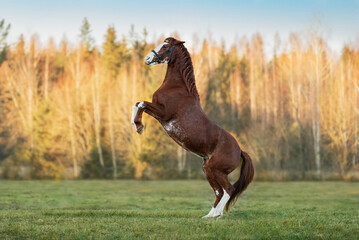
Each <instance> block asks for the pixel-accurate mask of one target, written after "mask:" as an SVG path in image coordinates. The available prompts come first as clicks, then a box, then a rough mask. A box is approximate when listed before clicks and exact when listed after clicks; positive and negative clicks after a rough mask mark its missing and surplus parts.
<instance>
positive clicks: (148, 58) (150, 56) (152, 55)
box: [145, 42, 168, 66]
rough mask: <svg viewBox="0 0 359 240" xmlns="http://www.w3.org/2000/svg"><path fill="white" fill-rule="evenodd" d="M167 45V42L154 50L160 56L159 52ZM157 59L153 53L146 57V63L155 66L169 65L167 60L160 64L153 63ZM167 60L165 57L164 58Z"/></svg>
mask: <svg viewBox="0 0 359 240" xmlns="http://www.w3.org/2000/svg"><path fill="white" fill-rule="evenodd" d="M165 44H167V42H164V43H162V44H161V45H159V46H158V47H156V48H155V49H154V51H155V52H156V53H157V54H158V52H159V51H160V50H161V48H162V47H163V45H165ZM155 57H156V55H155V54H154V53H153V52H152V51H151V52H150V53H149V54H148V55H147V56H146V57H145V63H146V64H147V65H150V66H153V65H157V64H167V63H168V61H165V60H161V62H160V63H158V62H152V61H153V59H154V58H155ZM164 58H165V56H164Z"/></svg>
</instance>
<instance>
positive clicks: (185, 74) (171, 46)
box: [131, 37, 254, 218]
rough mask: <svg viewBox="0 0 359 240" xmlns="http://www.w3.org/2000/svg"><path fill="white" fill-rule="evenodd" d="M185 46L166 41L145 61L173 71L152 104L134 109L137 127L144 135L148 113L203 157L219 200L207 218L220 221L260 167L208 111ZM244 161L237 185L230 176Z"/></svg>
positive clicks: (174, 138)
mask: <svg viewBox="0 0 359 240" xmlns="http://www.w3.org/2000/svg"><path fill="white" fill-rule="evenodd" d="M184 43H185V42H184V41H180V40H177V39H175V38H173V37H169V38H166V39H165V41H164V42H163V43H162V44H160V45H159V46H158V47H156V48H155V49H154V50H152V51H151V52H150V53H149V54H148V55H147V56H146V57H145V59H144V60H145V63H146V64H147V65H149V66H153V65H158V64H167V72H166V76H165V78H164V80H163V82H162V85H161V86H160V87H159V88H158V89H157V90H156V91H155V92H154V94H153V96H152V102H147V101H142V102H137V103H135V105H134V106H133V107H132V111H133V112H132V119H131V124H132V125H133V127H134V128H135V130H136V131H137V132H138V133H139V134H141V133H142V131H143V129H144V125H143V124H142V113H143V112H145V113H147V114H149V115H150V116H152V117H154V118H155V119H157V120H158V121H159V122H160V124H161V125H162V127H163V128H164V130H165V131H166V133H167V134H168V135H169V136H170V137H171V138H172V139H173V140H174V141H175V142H176V143H178V144H179V145H180V146H182V147H183V148H184V149H186V150H187V151H190V152H192V153H194V154H196V155H198V156H199V157H201V158H203V164H202V168H203V171H204V173H205V175H206V178H207V180H208V182H209V184H210V186H211V187H212V189H213V191H214V194H215V197H216V199H215V202H214V204H213V206H212V208H211V210H210V212H209V213H208V214H207V215H205V216H203V217H202V218H216V217H221V216H222V215H223V210H224V208H225V209H226V212H228V209H229V206H230V205H232V204H234V203H235V202H236V200H237V198H238V197H239V195H240V194H241V193H242V192H243V191H244V190H245V189H246V188H247V186H248V185H249V184H250V183H251V181H252V180H253V176H254V167H253V163H252V159H251V158H250V156H249V155H248V154H247V153H246V152H244V151H243V150H241V149H240V147H239V145H238V143H237V141H236V140H235V138H234V137H233V136H232V135H231V134H230V133H228V132H227V131H225V130H224V129H223V128H221V127H220V126H218V125H217V124H216V123H214V122H213V121H211V120H210V119H209V118H208V117H207V116H206V114H205V112H204V111H203V109H202V107H201V104H200V98H199V94H198V91H197V88H196V84H195V77H194V71H193V65H192V60H191V57H190V54H189V52H188V50H187V49H186V47H185V46H184ZM241 159H243V161H242V164H241V168H240V177H239V179H238V180H237V181H236V182H235V183H234V184H233V185H232V184H231V183H230V182H229V180H228V174H230V173H231V172H232V171H233V170H234V169H236V168H237V167H238V166H239V164H240V162H241Z"/></svg>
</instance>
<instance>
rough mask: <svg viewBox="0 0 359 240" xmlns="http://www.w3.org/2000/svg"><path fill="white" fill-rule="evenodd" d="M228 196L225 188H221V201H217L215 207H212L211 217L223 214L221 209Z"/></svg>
mask: <svg viewBox="0 0 359 240" xmlns="http://www.w3.org/2000/svg"><path fill="white" fill-rule="evenodd" d="M230 197H231V196H229V194H228V193H227V192H226V190H224V189H223V196H222V198H221V201H219V203H218V204H217V206H216V208H215V209H214V213H213V217H220V216H222V215H223V209H224V207H225V206H226V204H227V202H228V200H229V198H230Z"/></svg>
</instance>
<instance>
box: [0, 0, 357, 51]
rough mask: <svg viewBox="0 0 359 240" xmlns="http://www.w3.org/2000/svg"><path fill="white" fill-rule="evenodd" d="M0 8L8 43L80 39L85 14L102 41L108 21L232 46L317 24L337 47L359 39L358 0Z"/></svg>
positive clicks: (18, 1) (31, 3)
mask: <svg viewBox="0 0 359 240" xmlns="http://www.w3.org/2000/svg"><path fill="white" fill-rule="evenodd" d="M0 6H1V8H0V18H5V20H6V22H8V23H11V25H12V27H11V32H10V36H9V42H10V43H13V42H15V41H16V40H17V39H18V37H19V35H20V34H21V33H23V34H24V35H25V37H26V38H29V37H30V36H31V35H32V34H34V33H37V34H38V35H39V36H40V39H41V41H42V42H47V40H48V39H49V38H50V37H53V38H54V39H55V41H56V42H59V41H60V40H61V39H62V38H63V36H64V35H65V36H66V38H67V39H68V40H70V41H71V42H73V43H76V42H77V41H78V34H79V28H80V25H81V22H82V19H83V18H84V17H87V18H88V20H89V22H90V24H91V26H92V29H93V32H92V33H93V36H94V37H95V39H96V44H98V45H100V44H101V43H102V42H103V40H104V35H105V33H106V29H107V27H108V26H109V25H113V26H114V27H115V28H116V30H117V32H118V34H119V35H120V36H121V35H126V34H127V33H128V32H129V30H130V26H131V24H133V25H134V26H135V30H137V31H138V32H142V29H143V28H144V27H146V29H147V30H148V32H149V37H148V40H150V41H151V40H153V39H155V38H157V37H158V36H160V35H161V34H164V35H165V36H168V35H169V34H170V33H171V32H174V31H177V32H178V33H179V34H180V36H181V38H182V39H184V40H186V41H187V42H188V43H189V44H190V43H191V40H192V36H193V33H197V35H198V36H199V38H205V37H208V35H209V32H210V33H211V36H212V38H213V39H214V40H216V41H220V40H221V39H224V40H225V41H226V42H227V43H228V44H231V43H233V42H234V41H235V40H238V39H240V38H241V37H242V36H247V37H251V35H252V34H253V33H256V32H259V33H261V35H262V36H263V38H264V40H265V42H266V43H267V47H270V43H271V42H273V39H274V35H275V33H276V32H278V33H279V34H280V36H281V38H282V39H283V40H284V41H285V40H286V39H287V38H288V34H289V33H290V32H298V33H302V34H305V33H306V32H307V31H308V29H310V28H311V26H312V25H313V23H316V26H318V25H319V29H320V31H321V32H322V33H323V36H324V37H325V38H326V39H327V40H328V42H329V44H330V45H331V46H332V47H333V48H334V49H336V50H340V48H341V46H342V45H343V44H344V43H354V42H356V43H358V41H359V40H358V39H359V27H358V26H359V0H341V1H339V0H337V1H333V0H311V1H310V0H272V1H269V0H267V1H265V0H252V1H250V0H247V1H232V0H228V1H212V0H207V1H205V0H201V1H194V0H192V1H190V0H184V1H162V0H152V1H135V0H132V1H122V0H117V1H115V0H102V1H95V0H88V1H84V0H72V1H70V0H61V1H57V0H52V1H45V0H0ZM316 19H319V22H320V24H318V21H317V20H316Z"/></svg>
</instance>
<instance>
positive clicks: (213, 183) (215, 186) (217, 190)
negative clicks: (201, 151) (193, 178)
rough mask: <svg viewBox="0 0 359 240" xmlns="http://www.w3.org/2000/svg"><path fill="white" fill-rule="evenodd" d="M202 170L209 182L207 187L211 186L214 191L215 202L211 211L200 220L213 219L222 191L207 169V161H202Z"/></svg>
mask: <svg viewBox="0 0 359 240" xmlns="http://www.w3.org/2000/svg"><path fill="white" fill-rule="evenodd" d="M202 168H203V172H204V173H205V175H206V178H207V180H208V182H209V185H211V187H212V189H213V191H214V194H215V195H216V201H215V202H214V204H213V207H212V209H211V211H210V212H209V213H208V214H207V215H206V216H203V217H202V218H209V217H215V216H214V213H215V209H216V207H217V205H218V203H219V201H220V200H221V198H222V196H223V189H222V187H221V186H220V185H219V184H218V183H217V182H216V181H215V180H214V176H213V174H212V172H211V169H210V168H209V166H208V160H206V159H204V160H203V165H202Z"/></svg>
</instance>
